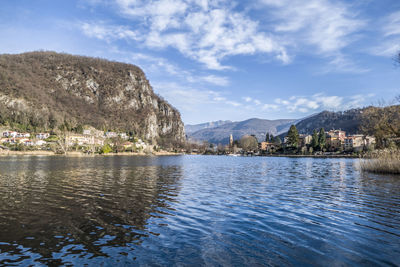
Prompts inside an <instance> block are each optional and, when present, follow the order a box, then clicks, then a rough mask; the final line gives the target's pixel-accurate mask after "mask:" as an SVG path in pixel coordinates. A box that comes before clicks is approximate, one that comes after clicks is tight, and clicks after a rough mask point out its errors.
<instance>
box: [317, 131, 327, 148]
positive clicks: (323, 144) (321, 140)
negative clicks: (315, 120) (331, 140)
mask: <svg viewBox="0 0 400 267" xmlns="http://www.w3.org/2000/svg"><path fill="white" fill-rule="evenodd" d="M318 147H319V149H320V150H323V149H324V148H325V147H326V136H325V130H324V128H321V129H320V130H319V133H318Z"/></svg>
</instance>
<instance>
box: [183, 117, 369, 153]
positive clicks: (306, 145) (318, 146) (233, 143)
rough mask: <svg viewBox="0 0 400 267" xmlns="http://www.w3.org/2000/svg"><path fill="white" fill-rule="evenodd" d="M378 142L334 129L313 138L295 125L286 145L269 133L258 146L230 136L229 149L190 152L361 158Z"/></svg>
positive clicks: (219, 147)
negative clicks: (301, 131) (358, 156)
mask: <svg viewBox="0 0 400 267" xmlns="http://www.w3.org/2000/svg"><path fill="white" fill-rule="evenodd" d="M375 144H376V139H375V137H373V136H368V135H363V134H352V135H346V132H345V131H342V130H338V129H333V130H329V131H328V132H325V131H324V129H320V130H319V131H318V132H317V131H314V133H313V134H312V135H309V134H299V133H298V132H297V129H296V127H295V126H294V125H292V127H291V128H290V130H289V132H288V133H287V135H286V136H285V137H283V141H282V140H281V138H280V137H279V136H276V137H274V136H273V135H272V134H270V133H266V135H265V140H264V141H262V142H259V141H258V140H257V138H256V137H255V135H245V136H243V137H242V138H241V139H240V140H234V139H233V136H232V135H230V138H229V144H228V145H225V146H223V145H214V144H207V143H205V144H201V145H192V147H191V148H189V149H187V150H188V152H192V153H199V154H229V155H255V156H257V155H260V156H262V155H279V154H282V155H326V156H328V155H359V154H360V153H362V152H368V151H373V150H374V149H375Z"/></svg>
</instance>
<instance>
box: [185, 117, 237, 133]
mask: <svg viewBox="0 0 400 267" xmlns="http://www.w3.org/2000/svg"><path fill="white" fill-rule="evenodd" d="M231 122H232V121H222V120H219V121H212V122H205V123H200V124H193V125H190V124H186V125H185V133H186V134H191V133H194V132H197V131H199V130H202V129H210V128H215V127H218V126H222V125H224V124H227V123H231Z"/></svg>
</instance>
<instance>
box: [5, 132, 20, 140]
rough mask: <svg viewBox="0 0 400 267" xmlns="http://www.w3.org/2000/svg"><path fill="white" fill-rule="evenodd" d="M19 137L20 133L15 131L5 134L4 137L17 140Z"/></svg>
mask: <svg viewBox="0 0 400 267" xmlns="http://www.w3.org/2000/svg"><path fill="white" fill-rule="evenodd" d="M17 135H18V132H14V131H8V132H3V136H4V137H12V138H15V137H17Z"/></svg>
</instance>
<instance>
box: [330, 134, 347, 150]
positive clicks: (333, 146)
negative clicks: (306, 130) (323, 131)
mask: <svg viewBox="0 0 400 267" xmlns="http://www.w3.org/2000/svg"><path fill="white" fill-rule="evenodd" d="M326 143H327V144H328V148H329V150H330V151H337V150H340V149H342V148H343V146H344V142H343V141H342V140H340V139H339V138H332V137H328V138H326Z"/></svg>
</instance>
